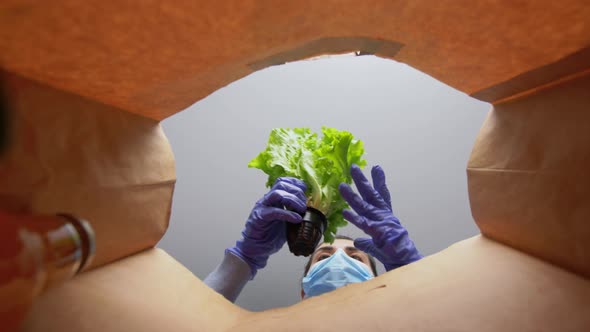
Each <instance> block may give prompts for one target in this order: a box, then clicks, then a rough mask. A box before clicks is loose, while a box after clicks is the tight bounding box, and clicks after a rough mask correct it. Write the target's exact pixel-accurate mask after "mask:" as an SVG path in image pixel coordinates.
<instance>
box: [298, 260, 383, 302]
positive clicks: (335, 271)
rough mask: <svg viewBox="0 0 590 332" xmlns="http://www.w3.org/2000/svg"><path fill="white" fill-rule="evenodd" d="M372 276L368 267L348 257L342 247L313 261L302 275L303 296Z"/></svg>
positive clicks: (310, 295) (364, 279)
mask: <svg viewBox="0 0 590 332" xmlns="http://www.w3.org/2000/svg"><path fill="white" fill-rule="evenodd" d="M372 278H373V273H371V270H369V267H368V266H367V265H365V264H363V263H361V262H359V261H357V260H356V259H354V258H351V257H349V256H348V255H347V254H346V253H344V251H343V250H342V249H338V250H337V251H336V252H335V253H334V254H333V255H332V256H330V257H329V258H326V259H324V260H321V261H319V262H317V263H315V264H314V265H313V266H312V267H311V268H310V269H309V272H308V273H307V275H306V276H305V277H303V280H302V283H303V292H305V298H308V297H312V296H317V295H321V294H324V293H327V292H330V291H333V290H335V289H336V288H340V287H342V286H346V285H348V284H352V283H357V282H363V281H367V280H369V279H372Z"/></svg>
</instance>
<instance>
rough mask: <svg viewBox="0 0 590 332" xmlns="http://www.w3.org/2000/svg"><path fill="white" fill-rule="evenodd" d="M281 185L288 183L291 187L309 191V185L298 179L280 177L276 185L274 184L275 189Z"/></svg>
mask: <svg viewBox="0 0 590 332" xmlns="http://www.w3.org/2000/svg"><path fill="white" fill-rule="evenodd" d="M279 183H288V184H290V185H293V186H296V187H297V188H299V189H301V190H303V191H306V190H307V185H306V184H305V182H303V181H302V180H300V179H297V178H293V177H280V178H277V179H276V180H275V183H274V184H273V188H274V186H275V185H277V184H279Z"/></svg>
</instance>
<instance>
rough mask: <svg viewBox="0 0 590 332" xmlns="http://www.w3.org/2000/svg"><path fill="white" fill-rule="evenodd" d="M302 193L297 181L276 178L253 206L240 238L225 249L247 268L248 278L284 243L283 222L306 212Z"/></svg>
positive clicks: (294, 221) (301, 183)
mask: <svg viewBox="0 0 590 332" xmlns="http://www.w3.org/2000/svg"><path fill="white" fill-rule="evenodd" d="M305 190H306V185H305V183H304V182H303V181H301V180H299V179H296V178H289V177H283V178H278V179H277V180H276V181H275V183H274V185H273V186H272V188H271V190H270V191H269V192H268V193H266V194H265V195H264V197H262V198H261V199H260V200H259V201H258V202H256V204H255V205H254V208H253V209H252V212H251V213H250V217H249V218H248V220H247V221H246V226H245V228H244V230H243V231H242V237H243V238H242V239H241V240H239V241H237V242H236V245H235V246H234V247H231V248H228V249H226V252H230V253H232V254H234V255H235V256H237V257H239V258H240V259H241V260H243V261H244V262H246V263H247V264H248V265H249V266H250V269H251V272H252V276H251V279H252V278H254V276H255V275H256V272H257V271H258V270H259V269H262V268H263V267H265V266H266V262H267V260H268V257H269V256H270V255H272V254H274V253H276V252H278V251H279V250H280V249H281V248H282V247H283V245H284V244H285V242H286V241H287V235H286V232H287V230H286V226H287V225H286V224H285V222H290V223H296V224H297V223H300V222H301V220H302V215H303V214H304V213H305V211H306V202H307V197H306V196H305V193H304V192H305ZM286 209H288V210H292V211H288V210H286ZM294 211H295V212H294ZM299 213H301V214H299Z"/></svg>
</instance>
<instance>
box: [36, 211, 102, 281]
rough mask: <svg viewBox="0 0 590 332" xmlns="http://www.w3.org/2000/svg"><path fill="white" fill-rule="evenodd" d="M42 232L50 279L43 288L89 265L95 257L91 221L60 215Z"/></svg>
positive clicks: (71, 275)
mask: <svg viewBox="0 0 590 332" xmlns="http://www.w3.org/2000/svg"><path fill="white" fill-rule="evenodd" d="M43 227H47V228H45V229H43V231H42V232H40V234H41V236H42V240H43V243H44V247H45V253H44V265H45V267H46V271H47V280H46V282H45V285H44V287H43V288H44V289H47V288H50V287H52V286H54V285H56V284H59V283H61V282H63V281H64V280H67V279H69V278H71V277H73V276H74V275H76V274H77V273H79V272H80V271H82V269H84V268H85V267H86V266H88V265H89V264H90V262H91V260H92V257H93V256H94V248H95V247H94V246H95V244H94V232H93V231H92V228H91V227H90V225H89V224H88V222H86V221H84V220H82V219H78V218H75V217H73V216H71V215H67V214H60V215H57V217H52V219H50V220H47V222H46V224H45V225H43Z"/></svg>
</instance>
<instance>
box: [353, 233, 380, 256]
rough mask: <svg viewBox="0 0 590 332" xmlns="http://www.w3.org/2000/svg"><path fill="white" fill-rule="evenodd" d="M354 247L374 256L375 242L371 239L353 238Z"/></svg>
mask: <svg viewBox="0 0 590 332" xmlns="http://www.w3.org/2000/svg"><path fill="white" fill-rule="evenodd" d="M354 247H355V248H357V249H360V250H362V251H364V252H366V253H367V254H369V255H371V256H375V250H376V248H375V244H374V243H373V240H372V239H368V238H362V237H359V238H357V239H355V240H354Z"/></svg>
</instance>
